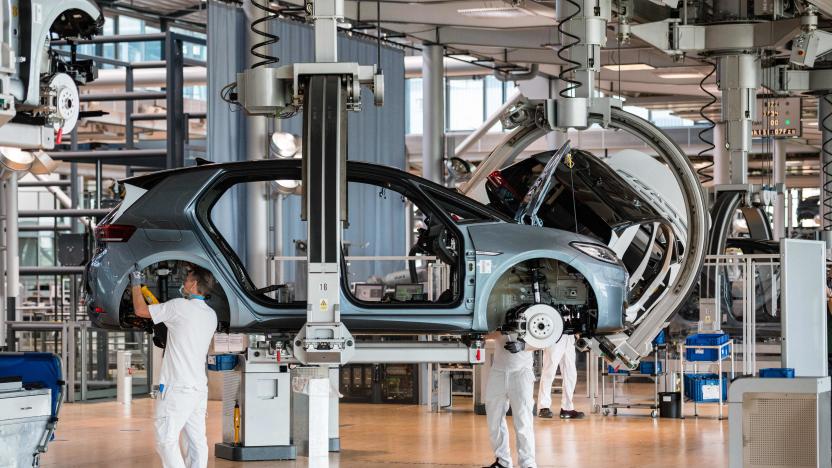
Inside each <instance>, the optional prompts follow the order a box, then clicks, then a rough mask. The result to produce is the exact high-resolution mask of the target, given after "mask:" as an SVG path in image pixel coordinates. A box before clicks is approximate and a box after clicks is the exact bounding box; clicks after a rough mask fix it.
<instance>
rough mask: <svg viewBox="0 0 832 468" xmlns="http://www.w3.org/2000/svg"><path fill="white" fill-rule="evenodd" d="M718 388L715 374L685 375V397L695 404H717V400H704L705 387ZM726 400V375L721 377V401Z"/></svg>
mask: <svg viewBox="0 0 832 468" xmlns="http://www.w3.org/2000/svg"><path fill="white" fill-rule="evenodd" d="M708 385H710V386H714V387H715V386H718V385H719V376H718V375H717V374H685V396H686V397H688V398H690V399H691V400H693V401H695V402H697V403H718V402H719V398H705V395H704V389H703V387H705V386H708ZM727 400H728V375H727V374H723V377H722V401H723V402H725V401H727Z"/></svg>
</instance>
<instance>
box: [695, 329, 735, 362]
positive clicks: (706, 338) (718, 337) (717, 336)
mask: <svg viewBox="0 0 832 468" xmlns="http://www.w3.org/2000/svg"><path fill="white" fill-rule="evenodd" d="M728 339H729V337H728V334H726V333H696V334H694V335H690V336H689V337H687V338H686V339H685V344H686V345H688V346H719V345H723V344H725V343H727V342H728ZM730 354H731V347H730V346H723V347H722V348H719V349H713V348H706V349H702V348H687V349H686V350H685V359H687V360H688V361H700V362H701V361H707V362H715V361H721V360H723V359H725V358H727V357H728V356H729V355H730Z"/></svg>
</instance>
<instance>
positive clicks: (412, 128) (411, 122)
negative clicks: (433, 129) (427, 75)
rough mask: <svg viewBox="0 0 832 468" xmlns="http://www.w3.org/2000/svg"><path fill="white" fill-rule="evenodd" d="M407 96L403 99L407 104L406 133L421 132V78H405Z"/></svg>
mask: <svg viewBox="0 0 832 468" xmlns="http://www.w3.org/2000/svg"><path fill="white" fill-rule="evenodd" d="M405 92H406V93H407V97H406V99H405V106H407V112H406V113H405V116H406V117H407V125H406V127H407V133H408V134H411V133H415V134H420V133H422V105H423V103H422V79H421V78H411V79H409V80H407V86H406V87H405Z"/></svg>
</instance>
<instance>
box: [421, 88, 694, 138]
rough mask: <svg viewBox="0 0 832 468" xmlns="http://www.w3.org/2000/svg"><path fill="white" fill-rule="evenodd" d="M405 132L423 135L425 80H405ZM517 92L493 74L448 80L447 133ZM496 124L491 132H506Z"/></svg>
mask: <svg viewBox="0 0 832 468" xmlns="http://www.w3.org/2000/svg"><path fill="white" fill-rule="evenodd" d="M406 82H407V83H406V90H407V92H406V98H405V105H406V119H407V124H406V131H407V133H408V134H417V135H418V134H421V133H422V107H423V105H424V103H423V100H422V79H421V78H410V79H407V80H406ZM516 89H517V85H516V83H514V82H501V81H499V80H497V79H496V78H494V76H492V75H484V76H473V77H448V78H446V79H445V131H447V132H466V131H471V130H474V129H476V128H478V127H479V126H480V125H481V124H482V123H483V122H484V121H485V119H486V117H488V116H489V115H490V114H491V113H493V112H494V111H496V110H497V109H498V108H499V107H500V106H501V105H503V103H505V102H506V99H507V98H508V96H511V95H512V94H513V93H514V92H515V91H516ZM624 110H626V111H628V112H631V113H633V114H635V115H638V116H639V117H641V118H643V119H646V120H649V121H651V122H653V123H654V124H656V125H657V126H659V127H689V126H693V125H696V122H695V121H693V120H690V119H683V118H680V117H677V116H675V115H673V112H672V111H670V110H651V109H647V108H645V107H639V106H627V105H625V106H624ZM503 130H504V129H503V128H502V126H501V125H495V126H494V127H492V128H491V130H490V131H491V132H499V131H503Z"/></svg>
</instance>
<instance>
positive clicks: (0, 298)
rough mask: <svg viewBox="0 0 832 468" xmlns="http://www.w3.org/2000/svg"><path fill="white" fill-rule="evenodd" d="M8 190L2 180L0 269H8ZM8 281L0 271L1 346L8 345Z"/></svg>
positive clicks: (0, 200) (0, 189) (0, 182)
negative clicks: (6, 233)
mask: <svg viewBox="0 0 832 468" xmlns="http://www.w3.org/2000/svg"><path fill="white" fill-rule="evenodd" d="M5 224H6V190H5V184H4V183H3V181H2V180H0V271H6V236H5V235H2V234H3V233H5V231H6V227H5ZM6 317H7V316H6V282H5V281H4V278H3V274H2V273H0V348H5V346H6Z"/></svg>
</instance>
